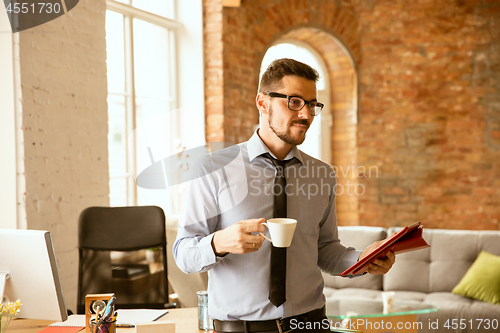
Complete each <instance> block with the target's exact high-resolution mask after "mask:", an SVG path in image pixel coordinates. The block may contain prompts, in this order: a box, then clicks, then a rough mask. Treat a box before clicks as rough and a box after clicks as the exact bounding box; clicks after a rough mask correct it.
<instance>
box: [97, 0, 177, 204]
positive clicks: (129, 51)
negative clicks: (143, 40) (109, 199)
mask: <svg viewBox="0 0 500 333" xmlns="http://www.w3.org/2000/svg"><path fill="white" fill-rule="evenodd" d="M171 3H172V5H173V3H174V2H173V1H172V2H171ZM106 9H107V10H110V11H113V12H116V13H119V14H121V15H123V17H124V45H125V50H124V54H125V69H124V70H125V85H126V89H125V105H126V106H125V112H126V135H127V137H126V138H124V141H125V144H126V145H127V148H126V163H127V168H126V170H127V172H126V173H125V174H121V175H111V174H110V180H111V179H116V178H125V179H126V180H127V194H126V198H127V199H126V205H128V206H134V205H137V204H138V201H137V200H138V195H137V186H136V183H135V177H136V175H137V174H138V170H137V163H136V155H135V151H136V150H135V146H132V147H131V146H130V145H135V142H134V141H133V140H130V138H129V137H128V135H130V134H131V133H132V132H133V131H134V129H135V128H136V126H137V124H136V119H137V112H136V103H135V101H136V95H135V86H134V82H135V79H134V73H135V68H134V44H133V40H134V39H133V21H134V19H139V20H142V21H145V22H148V23H151V24H154V25H156V26H160V27H162V28H165V29H167V30H168V34H169V43H170V45H169V52H170V55H169V61H170V64H169V68H170V78H169V80H170V84H169V87H170V89H171V91H170V92H169V95H170V97H171V101H170V109H171V110H173V109H175V108H177V98H176V96H177V91H176V90H175V89H176V88H175V87H176V84H175V83H176V80H177V73H176V68H177V66H176V45H175V40H176V30H177V29H178V28H180V27H182V24H181V23H180V22H178V21H175V20H172V19H170V18H167V17H163V16H160V15H156V14H153V13H150V12H147V11H144V10H141V9H138V8H135V7H133V6H131V5H128V4H125V3H121V2H117V1H114V0H106ZM170 10H171V12H174V10H175V8H170ZM110 94H116V93H114V92H112V91H111V92H110V91H108V95H110ZM117 95H122V94H117ZM172 120H173V121H174V122H175V119H172ZM173 128H176V126H173ZM176 136H177V133H175V132H174V133H172V137H171V138H170V139H171V142H172V141H173V140H174V138H175V137H176ZM167 209H168V207H167Z"/></svg>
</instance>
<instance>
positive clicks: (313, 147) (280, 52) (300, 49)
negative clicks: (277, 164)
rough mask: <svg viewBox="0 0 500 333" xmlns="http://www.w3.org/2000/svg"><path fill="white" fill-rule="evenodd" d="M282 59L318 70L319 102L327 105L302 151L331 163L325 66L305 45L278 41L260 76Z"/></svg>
mask: <svg viewBox="0 0 500 333" xmlns="http://www.w3.org/2000/svg"><path fill="white" fill-rule="evenodd" d="M280 58H290V59H295V60H297V61H300V62H303V63H305V64H308V65H309V66H311V67H313V68H314V69H316V70H317V71H318V73H319V75H320V79H319V81H318V82H317V83H316V88H317V90H318V101H320V102H321V103H323V104H325V107H324V108H323V111H322V112H321V114H320V115H318V116H316V117H314V121H313V123H312V125H311V127H310V128H309V130H308V131H307V136H306V140H305V141H304V143H303V144H302V145H300V147H299V148H300V150H302V151H304V152H305V153H307V154H309V155H311V156H313V157H316V158H319V159H321V160H324V161H326V162H328V163H330V159H331V152H330V149H331V147H330V128H331V124H332V120H331V113H330V98H329V97H330V94H329V93H328V91H329V89H328V79H327V74H326V73H327V71H326V70H325V65H324V64H323V62H322V60H321V58H320V57H319V56H318V55H317V54H316V52H315V51H314V50H312V49H310V48H309V47H308V46H306V45H305V44H302V43H300V42H297V41H278V42H277V43H276V44H275V45H273V46H271V47H270V48H269V49H268V50H267V52H266V55H265V56H264V59H263V60H262V64H261V69H260V75H259V81H260V76H262V73H263V72H264V71H265V70H266V68H267V66H269V64H270V63H271V62H272V61H273V60H275V59H280Z"/></svg>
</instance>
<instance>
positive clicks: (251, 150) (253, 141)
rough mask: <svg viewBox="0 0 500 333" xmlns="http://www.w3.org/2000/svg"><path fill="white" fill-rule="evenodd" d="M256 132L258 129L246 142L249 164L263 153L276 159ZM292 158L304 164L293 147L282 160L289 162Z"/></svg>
mask: <svg viewBox="0 0 500 333" xmlns="http://www.w3.org/2000/svg"><path fill="white" fill-rule="evenodd" d="M258 131H259V129H256V130H255V132H254V133H253V135H252V137H251V138H250V140H248V144H247V149H248V158H249V159H250V162H251V161H253V160H254V159H255V158H256V157H257V156H260V155H262V154H265V153H269V154H270V155H271V156H272V157H274V158H276V156H274V154H273V153H272V152H271V151H270V150H269V148H268V147H267V146H266V144H265V143H264V141H262V139H261V138H260V136H259V134H257V132H258ZM294 157H296V158H297V159H298V160H299V161H300V163H302V165H303V164H304V161H303V159H302V154H301V153H300V150H299V149H298V148H297V146H293V147H292V149H290V151H289V152H288V154H287V155H286V156H285V158H284V159H285V160H291V159H293V158H294Z"/></svg>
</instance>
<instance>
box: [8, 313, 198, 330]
mask: <svg viewBox="0 0 500 333" xmlns="http://www.w3.org/2000/svg"><path fill="white" fill-rule="evenodd" d="M168 311H169V313H168V314H166V315H165V316H163V317H162V318H160V319H158V321H163V320H165V321H173V322H174V323H175V332H176V333H201V332H205V331H203V330H199V329H198V309H197V308H184V309H169V310H168ZM53 322H54V321H48V320H33V319H17V318H16V319H14V320H12V322H11V323H10V325H9V327H8V328H7V331H8V332H9V333H37V332H39V331H41V330H42V329H44V328H45V327H47V326H48V325H50V324H52V323H53ZM116 331H117V332H123V333H126V332H129V333H132V332H135V328H118V329H117V330H116ZM81 332H83V331H80V333H81Z"/></svg>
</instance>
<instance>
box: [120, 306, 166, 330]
mask: <svg viewBox="0 0 500 333" xmlns="http://www.w3.org/2000/svg"><path fill="white" fill-rule="evenodd" d="M117 312H118V317H117V318H116V325H117V326H120V325H135V323H144V322H150V321H155V320H157V319H160V318H161V317H163V316H164V315H166V314H167V313H168V310H154V309H132V310H129V309H120V310H117Z"/></svg>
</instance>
